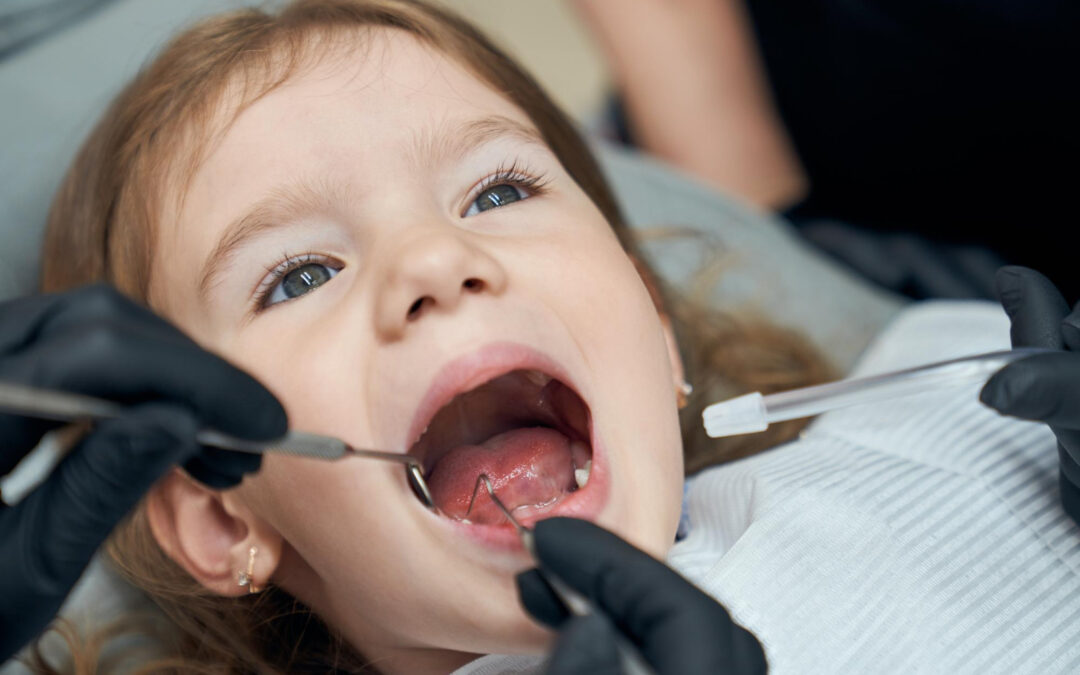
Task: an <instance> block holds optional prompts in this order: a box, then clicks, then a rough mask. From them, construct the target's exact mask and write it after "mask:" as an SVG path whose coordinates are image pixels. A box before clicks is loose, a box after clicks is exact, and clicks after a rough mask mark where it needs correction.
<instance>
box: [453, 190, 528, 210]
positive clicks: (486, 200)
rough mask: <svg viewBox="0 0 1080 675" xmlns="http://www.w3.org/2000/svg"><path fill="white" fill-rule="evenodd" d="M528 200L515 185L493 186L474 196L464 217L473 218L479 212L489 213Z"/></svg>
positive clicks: (523, 192)
mask: <svg viewBox="0 0 1080 675" xmlns="http://www.w3.org/2000/svg"><path fill="white" fill-rule="evenodd" d="M528 198H529V195H528V194H527V193H526V192H525V191H524V190H522V189H521V188H519V187H518V186H517V185H512V184H510V183H502V184H500V185H493V186H491V187H489V188H487V189H486V190H484V191H483V192H481V193H480V194H479V195H477V196H476V199H474V200H473V201H472V203H471V204H469V208H468V209H466V211H465V215H466V216H475V215H476V214H478V213H480V212H481V211H489V210H491V209H495V208H498V207H500V206H505V205H506V204H511V203H513V202H517V201H521V200H522V199H528Z"/></svg>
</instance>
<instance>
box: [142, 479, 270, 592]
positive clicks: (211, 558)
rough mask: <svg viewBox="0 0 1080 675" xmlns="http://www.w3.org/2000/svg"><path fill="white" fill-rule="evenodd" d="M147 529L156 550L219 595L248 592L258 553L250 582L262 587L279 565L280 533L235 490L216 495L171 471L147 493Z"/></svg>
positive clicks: (216, 493) (214, 491)
mask: <svg viewBox="0 0 1080 675" xmlns="http://www.w3.org/2000/svg"><path fill="white" fill-rule="evenodd" d="M146 511H147V516H148V519H149V521H150V531H151V532H153V534H154V539H156V540H157V543H158V545H159V546H161V548H162V550H163V551H165V553H166V554H167V555H168V556H169V557H170V558H172V559H173V560H175V561H176V562H177V564H179V565H180V566H181V567H183V568H184V570H185V571H186V572H187V573H188V574H190V575H191V576H192V577H194V578H195V580H196V581H198V582H199V583H200V584H202V585H203V586H205V587H206V588H208V589H210V590H211V591H213V592H215V593H217V594H219V595H228V596H236V595H243V594H245V593H247V592H248V586H246V585H241V583H240V580H239V578H238V577H239V574H240V573H241V572H247V570H248V566H249V564H250V561H251V559H252V555H251V549H252V547H254V548H255V549H256V554H255V555H254V566H253V574H252V575H251V576H252V583H253V584H254V585H255V586H256V587H258V588H262V587H263V586H265V585H266V583H267V581H269V580H270V577H271V575H272V574H273V573H274V571H275V570H276V569H277V566H278V563H279V562H280V561H281V546H282V539H281V535H280V534H278V533H277V531H276V530H274V529H273V528H272V527H270V526H269V525H268V524H267V523H266V522H265V521H263V520H262V519H261V518H259V517H258V516H257V515H255V514H254V513H253V512H252V511H251V509H249V508H248V507H247V506H246V505H245V504H244V502H243V500H242V499H241V498H240V497H239V495H238V493H237V491H236V490H229V491H226V492H218V491H216V490H212V489H210V488H208V487H206V486H204V485H202V484H201V483H198V482H196V481H195V480H194V479H193V478H191V477H189V476H188V475H187V474H185V473H184V472H183V471H181V470H180V469H173V471H172V472H171V473H169V474H168V475H167V476H165V477H164V478H163V479H162V480H161V481H159V482H158V484H157V485H155V486H154V488H153V489H152V490H151V491H150V494H149V495H148V496H147V502H146Z"/></svg>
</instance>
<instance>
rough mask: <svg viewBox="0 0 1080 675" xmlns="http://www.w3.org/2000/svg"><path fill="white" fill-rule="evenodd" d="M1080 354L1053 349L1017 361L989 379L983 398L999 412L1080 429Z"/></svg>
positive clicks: (1052, 424) (981, 398)
mask: <svg viewBox="0 0 1080 675" xmlns="http://www.w3.org/2000/svg"><path fill="white" fill-rule="evenodd" d="M1078 382H1080V354H1077V353H1073V352H1050V353H1046V354H1036V355H1035V356H1029V357H1027V358H1023V359H1020V360H1019V361H1014V362H1012V363H1010V364H1009V365H1007V366H1005V367H1004V368H1002V369H1001V370H999V371H998V372H996V373H994V375H993V376H992V377H991V378H990V379H989V380H987V382H986V384H985V385H984V386H983V388H982V391H981V392H980V393H979V400H980V401H982V402H983V403H985V404H986V405H988V406H990V407H991V408H994V409H996V410H998V411H999V412H1001V413H1003V414H1006V415H1011V416H1013V417H1019V418H1021V419H1025V420H1034V421H1037V422H1045V423H1046V424H1049V425H1050V426H1051V427H1054V428H1055V429H1080V386H1077V383H1078Z"/></svg>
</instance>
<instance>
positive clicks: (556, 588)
mask: <svg viewBox="0 0 1080 675" xmlns="http://www.w3.org/2000/svg"><path fill="white" fill-rule="evenodd" d="M481 485H483V486H484V488H485V489H486V490H487V493H488V496H489V497H491V501H492V503H493V504H495V506H496V507H497V508H498V509H499V511H501V512H502V514H503V516H505V517H506V519H507V520H509V521H510V524H511V525H513V526H514V529H515V530H517V533H518V537H520V538H521V544H522V546H524V547H525V552H526V553H528V554H529V557H530V558H532V559H533V561H534V562H535V563H536V565H537V569H538V570H539V571H540V575H541V576H542V577H544V581H546V582H547V584H548V586H550V587H551V590H552V591H553V592H554V593H555V595H556V596H557V597H558V598H559V600H560V601H561V602H562V603H563V605H564V606H565V607H566V610H567V611H568V612H570V613H571V614H573V615H574V616H586V615H589V614H595V613H597V612H596V609H595V608H594V607H593V606H592V603H590V602H589V601H588V599H587V598H586V597H585V596H584V595H582V594H580V593H578V592H577V591H575V590H574V589H572V588H570V587H569V586H567V585H566V582H564V581H563V580H562V579H560V578H558V577H557V576H555V575H553V574H551V573H550V572H548V571H547V570H545V569H544V568H543V566H542V565H541V564H540V556H539V555H537V553H536V540H535V538H534V537H533V531H532V530H531V529H529V528H528V527H526V526H524V525H522V524H521V523H520V522H519V521H518V519H517V518H515V517H514V514H513V513H512V512H511V511H510V509H508V508H506V505H505V504H503V503H502V500H501V499H499V498H498V497H497V496H496V495H495V487H494V486H493V485H492V484H491V479H490V478H488V477H487V474H483V473H482V474H480V475H479V476H477V477H476V486H475V487H474V488H473V494H472V498H471V499H470V500H469V508H468V509H466V511H465V515H466V516H468V515H469V514H470V513H471V512H472V507H473V504H474V503H475V502H476V495H477V494H478V493H479V491H480V486H481ZM615 648H616V649H617V650H618V652H619V663H620V665H621V666H622V671H621V672H622V673H624V674H625V675H652V674H653V673H654V672H655V671H653V669H652V668H651V667H650V666H649V664H648V663H646V661H645V659H644V658H642V656H641V653H640V652H638V650H637V649H636V648H635V647H634V646H633V645H632V644H630V643H629V642H628V641H627V640H626V639H625V638H624V637H623V636H621V635H619V633H618V631H616V632H615Z"/></svg>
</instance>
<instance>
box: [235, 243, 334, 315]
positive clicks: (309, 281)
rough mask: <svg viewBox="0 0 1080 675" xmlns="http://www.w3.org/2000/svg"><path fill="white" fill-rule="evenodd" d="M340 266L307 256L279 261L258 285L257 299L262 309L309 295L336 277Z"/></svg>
mask: <svg viewBox="0 0 1080 675" xmlns="http://www.w3.org/2000/svg"><path fill="white" fill-rule="evenodd" d="M340 271H341V269H340V268H335V267H333V266H331V264H330V262H329V261H325V262H324V261H321V260H318V259H316V257H315V256H312V255H307V256H302V257H301V258H299V259H297V258H293V259H290V260H286V261H285V262H283V263H281V264H279V265H278V266H277V267H275V268H274V269H273V270H271V272H270V274H269V275H268V276H267V279H266V280H265V281H263V283H261V284H259V290H258V291H257V292H256V301H257V302H258V308H259V309H260V310H262V309H266V308H267V307H270V306H272V305H277V304H279V303H282V302H286V301H288V300H292V299H294V298H298V297H300V296H301V295H307V294H308V293H310V292H312V291H313V290H315V289H316V288H318V287H319V286H322V285H323V284H325V283H326V282H328V281H330V280H331V279H333V278H334V277H335V276H337V273H338V272H340Z"/></svg>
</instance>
